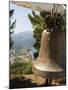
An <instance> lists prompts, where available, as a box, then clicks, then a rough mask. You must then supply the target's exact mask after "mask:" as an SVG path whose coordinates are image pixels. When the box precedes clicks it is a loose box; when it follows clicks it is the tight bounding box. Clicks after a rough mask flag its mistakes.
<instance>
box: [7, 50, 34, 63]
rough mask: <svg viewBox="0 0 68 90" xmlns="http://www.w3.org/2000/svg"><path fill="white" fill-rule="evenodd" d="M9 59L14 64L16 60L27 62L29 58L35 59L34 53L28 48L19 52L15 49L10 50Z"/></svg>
mask: <svg viewBox="0 0 68 90" xmlns="http://www.w3.org/2000/svg"><path fill="white" fill-rule="evenodd" d="M9 60H10V63H11V64H13V63H14V62H15V61H18V62H25V61H28V60H34V57H33V54H31V52H30V51H28V50H27V49H23V50H20V51H19V53H16V51H15V50H10V51H9Z"/></svg>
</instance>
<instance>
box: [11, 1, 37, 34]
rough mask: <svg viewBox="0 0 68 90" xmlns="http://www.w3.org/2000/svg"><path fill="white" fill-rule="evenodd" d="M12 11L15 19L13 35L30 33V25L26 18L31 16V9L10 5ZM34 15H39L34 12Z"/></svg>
mask: <svg viewBox="0 0 68 90" xmlns="http://www.w3.org/2000/svg"><path fill="white" fill-rule="evenodd" d="M11 9H14V16H15V18H16V28H15V34H16V33H19V32H25V31H30V30H31V31H32V30H33V28H32V24H31V23H30V20H29V18H28V14H32V9H29V8H25V7H21V6H17V5H15V4H12V3H10V10H11ZM35 12H36V14H39V12H38V11H35Z"/></svg>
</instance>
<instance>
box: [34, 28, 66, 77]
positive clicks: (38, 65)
mask: <svg viewBox="0 0 68 90" xmlns="http://www.w3.org/2000/svg"><path fill="white" fill-rule="evenodd" d="M54 35H58V33H57V32H54V33H53V32H52V33H51V32H47V31H46V30H44V31H43V33H42V39H41V46H40V51H39V56H38V58H37V60H36V61H34V62H33V72H34V73H35V74H36V75H39V76H42V77H47V78H61V77H64V74H65V73H64V70H63V68H62V67H61V66H59V64H58V63H57V62H58V60H57V59H58V49H59V48H58V36H57V37H56V36H55V37H54Z"/></svg>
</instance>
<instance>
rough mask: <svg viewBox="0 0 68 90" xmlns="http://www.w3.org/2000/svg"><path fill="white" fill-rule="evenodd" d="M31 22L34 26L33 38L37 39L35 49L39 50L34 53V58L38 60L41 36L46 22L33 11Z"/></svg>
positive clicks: (30, 16)
mask: <svg viewBox="0 0 68 90" xmlns="http://www.w3.org/2000/svg"><path fill="white" fill-rule="evenodd" d="M28 17H29V20H30V21H31V23H32V26H33V29H34V31H33V37H34V38H35V43H34V48H35V49H36V50H37V52H36V53H34V57H35V58H36V57H37V56H38V52H39V48H40V40H41V34H42V31H43V30H44V29H43V28H44V27H43V26H44V20H43V18H42V17H41V16H40V15H36V14H35V12H34V11H32V15H30V14H29V15H28Z"/></svg>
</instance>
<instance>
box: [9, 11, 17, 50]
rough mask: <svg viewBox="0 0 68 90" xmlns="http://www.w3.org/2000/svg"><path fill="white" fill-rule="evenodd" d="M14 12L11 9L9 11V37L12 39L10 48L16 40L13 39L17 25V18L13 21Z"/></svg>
mask: <svg viewBox="0 0 68 90" xmlns="http://www.w3.org/2000/svg"><path fill="white" fill-rule="evenodd" d="M13 12H14V10H10V11H9V39H10V43H9V44H10V49H11V48H12V45H13V43H14V40H13V39H12V34H13V33H14V30H13V29H14V28H15V25H16V20H14V21H13V23H12V19H13V18H12V17H13Z"/></svg>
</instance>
